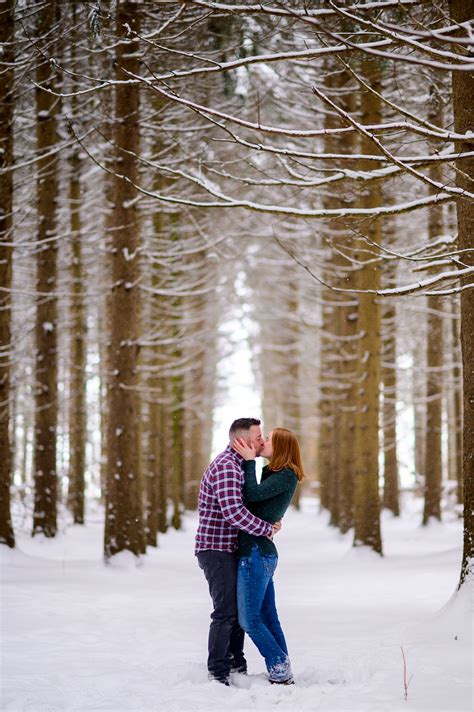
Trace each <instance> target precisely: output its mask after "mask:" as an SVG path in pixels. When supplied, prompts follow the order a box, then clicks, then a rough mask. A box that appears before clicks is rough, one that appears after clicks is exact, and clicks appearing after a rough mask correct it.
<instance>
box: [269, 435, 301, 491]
mask: <svg viewBox="0 0 474 712" xmlns="http://www.w3.org/2000/svg"><path fill="white" fill-rule="evenodd" d="M272 448H273V455H272V456H271V458H270V461H269V463H268V468H269V469H270V470H272V471H273V472H277V471H278V470H282V469H283V468H284V467H289V468H290V469H291V470H293V471H294V473H295V475H296V476H297V478H298V481H299V482H302V481H303V480H304V478H305V473H304V467H303V461H302V459H301V452H300V446H299V443H298V440H297V439H296V437H295V435H294V433H292V432H291V430H287V429H286V428H275V429H274V430H273V432H272Z"/></svg>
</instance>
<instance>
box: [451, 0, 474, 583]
mask: <svg viewBox="0 0 474 712" xmlns="http://www.w3.org/2000/svg"><path fill="white" fill-rule="evenodd" d="M449 13H450V16H451V19H452V21H453V22H455V23H458V24H459V23H467V22H469V21H470V20H471V19H472V16H473V14H474V2H473V0H467V1H466V0H449ZM460 32H462V34H463V36H466V30H464V29H463V30H460ZM452 81H453V110H454V129H455V131H456V132H457V133H466V132H468V131H469V132H472V126H473V124H474V105H473V101H472V97H473V96H474V74H472V73H468V72H453V74H452ZM456 151H458V152H459V153H461V152H471V154H472V153H473V152H474V140H470V141H462V142H456ZM456 167H457V168H458V171H457V172H456V184H457V185H458V186H459V187H460V188H462V189H463V190H472V186H473V180H474V158H473V157H472V155H471V156H470V157H468V158H460V159H458V160H457V161H456ZM457 221H458V249H459V250H460V251H461V253H462V255H463V257H462V263H463V266H464V265H470V266H474V205H473V204H472V202H470V201H469V200H466V199H464V198H462V197H460V198H458V200H457ZM468 285H470V287H468ZM461 286H462V287H463V291H462V292H461V346H462V363H463V393H464V429H463V430H464V434H463V489H464V547H463V558H462V564H461V574H460V578H459V587H461V586H462V584H463V583H465V582H466V581H467V580H468V579H471V580H472V578H473V577H474V571H473V566H472V560H473V544H474V472H473V470H474V448H473V433H474V288H473V287H472V276H471V277H470V276H464V277H463V278H462V279H461Z"/></svg>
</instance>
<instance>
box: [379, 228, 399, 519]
mask: <svg viewBox="0 0 474 712" xmlns="http://www.w3.org/2000/svg"><path fill="white" fill-rule="evenodd" d="M393 228H394V225H393V223H392V224H391V225H390V233H389V235H387V242H390V241H391V240H390V238H391V237H392V235H391V233H392V232H393ZM387 232H388V230H387ZM395 272H396V265H395V263H394V262H389V263H388V265H387V268H386V270H385V286H386V287H387V288H390V287H394V286H395ZM396 318H397V314H396V308H395V305H394V304H393V302H388V303H387V304H384V306H383V317H382V327H383V348H382V351H383V360H382V382H383V396H384V397H383V414H382V415H383V452H384V488H383V506H384V507H385V509H388V510H390V511H391V512H392V514H393V515H394V516H396V517H398V516H399V515H400V503H399V485H398V458H397V363H396V361H397V342H396Z"/></svg>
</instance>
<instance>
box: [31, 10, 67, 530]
mask: <svg viewBox="0 0 474 712" xmlns="http://www.w3.org/2000/svg"><path fill="white" fill-rule="evenodd" d="M57 9H58V8H57V5H56V2H55V0H51V2H49V3H47V4H46V5H45V6H44V7H43V8H42V9H41V10H39V11H38V27H37V37H39V38H43V37H44V36H45V35H46V34H47V33H51V32H54V33H55V34H57V35H59V32H60V30H59V27H54V26H55V24H56V21H57ZM52 28H54V29H53V30H52ZM45 53H46V55H49V56H54V49H53V47H51V46H49V47H47V49H46V50H45ZM36 83H37V88H36V114H37V123H36V141H37V143H36V146H37V153H38V157H39V160H38V162H37V171H38V178H37V197H36V202H37V217H38V242H39V243H40V244H41V247H40V248H39V249H38V253H37V255H38V256H37V276H36V290H37V292H38V293H39V294H38V297H37V305H36V329H35V333H36V369H35V375H36V390H35V408H36V410H35V439H34V477H35V502H34V513H33V531H32V534H33V535H35V534H37V533H40V532H41V533H43V534H44V535H45V536H47V537H53V536H55V534H56V530H57V522H56V517H57V512H56V510H57V462H56V433H57V420H58V403H57V359H58V354H57V297H56V296H55V290H56V279H57V253H58V245H57V236H56V230H57V209H58V208H57V197H58V176H57V172H58V158H57V154H53V155H52V156H46V155H44V154H47V153H48V151H50V150H51V149H52V148H54V146H55V144H56V143H57V141H58V137H57V129H56V113H57V107H58V102H59V99H57V98H56V97H54V96H53V95H52V94H49V93H48V92H47V91H44V90H43V89H42V88H41V87H43V86H44V87H45V88H54V84H55V69H54V67H53V66H52V64H51V63H50V62H49V58H48V56H45V55H44V54H42V55H41V56H40V57H39V59H38V65H37V69H36Z"/></svg>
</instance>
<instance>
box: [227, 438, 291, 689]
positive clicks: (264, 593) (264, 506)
mask: <svg viewBox="0 0 474 712" xmlns="http://www.w3.org/2000/svg"><path fill="white" fill-rule="evenodd" d="M233 448H234V449H235V450H236V451H237V452H238V453H240V455H242V457H243V458H244V460H245V487H244V500H245V504H246V506H247V508H248V509H249V510H250V511H251V512H252V513H253V514H255V515H256V516H258V517H260V518H261V519H265V520H266V521H268V522H271V523H272V524H274V523H275V522H276V521H278V520H279V519H281V518H282V517H283V515H284V514H285V512H286V510H287V509H288V506H289V504H290V502H291V498H292V497H293V494H294V492H295V489H296V486H297V484H298V482H301V481H302V480H303V479H304V471H303V463H302V461H301V454H300V448H299V445H298V441H297V439H296V437H295V436H294V434H293V433H292V432H291V431H290V430H285V428H275V429H274V430H272V432H271V433H270V435H269V436H268V437H267V439H266V441H265V446H264V448H263V450H262V452H261V453H260V454H261V455H263V456H264V457H266V458H268V459H269V463H268V465H266V466H265V467H264V468H263V471H262V479H261V482H260V484H257V479H256V475H255V457H256V453H255V450H254V449H253V448H252V447H250V446H249V445H247V444H246V443H245V441H244V440H243V439H242V438H239V439H237V440H235V441H234V443H233ZM237 554H238V557H239V564H238V569H237V606H238V612H239V623H240V625H241V627H242V628H243V629H244V630H245V632H246V633H248V635H249V636H250V637H251V638H252V640H253V642H254V643H255V645H256V646H257V648H258V649H259V651H260V653H261V654H262V655H263V657H264V658H265V664H266V666H267V670H268V674H269V678H270V682H271V683H273V684H280V685H292V684H294V680H293V676H292V673H291V664H290V659H289V657H288V648H287V645H286V641H285V636H284V635H283V631H282V629H281V625H280V621H279V620H278V614H277V610H276V605H275V589H274V585H273V574H274V572H275V569H276V566H277V562H278V553H277V550H276V547H275V544H274V543H273V541H272V540H270V539H268V538H266V537H258V536H253V535H252V534H247V533H246V532H243V531H240V532H239V548H238V552H237Z"/></svg>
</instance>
